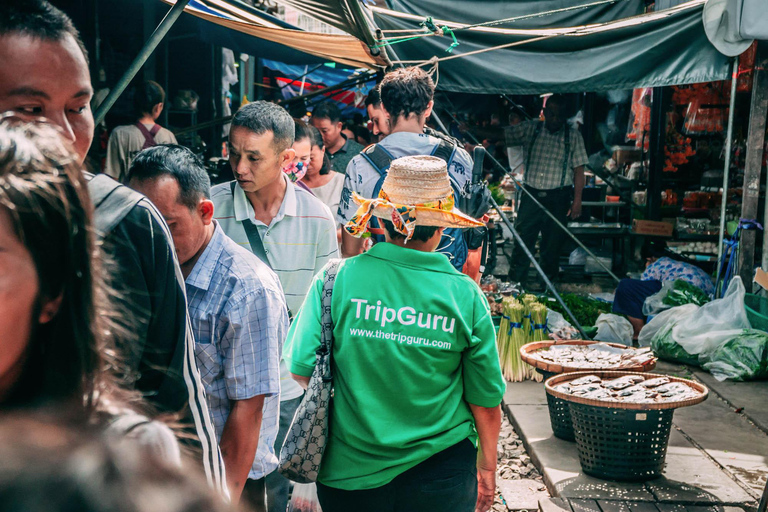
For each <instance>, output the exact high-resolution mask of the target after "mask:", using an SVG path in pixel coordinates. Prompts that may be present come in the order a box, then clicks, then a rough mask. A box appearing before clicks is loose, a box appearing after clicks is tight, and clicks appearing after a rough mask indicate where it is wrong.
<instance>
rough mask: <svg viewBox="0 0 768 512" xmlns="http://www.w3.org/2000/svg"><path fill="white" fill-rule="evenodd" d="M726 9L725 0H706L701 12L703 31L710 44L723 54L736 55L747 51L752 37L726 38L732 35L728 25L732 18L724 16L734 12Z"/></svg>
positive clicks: (731, 14) (752, 40)
mask: <svg viewBox="0 0 768 512" xmlns="http://www.w3.org/2000/svg"><path fill="white" fill-rule="evenodd" d="M727 9H728V2H727V0H707V3H705V4H704V9H703V12H702V22H703V24H704V32H705V33H706V34H707V39H709V42H710V43H712V46H714V47H715V48H717V51H719V52H720V53H722V54H723V55H726V56H728V57H736V56H737V55H741V54H742V53H744V52H745V51H747V48H749V47H750V46H752V43H753V42H754V39H741V38H737V39H728V38H729V37H730V38H733V37H734V35H733V34H731V33H730V32H731V30H732V29H731V28H730V27H729V26H728V24H729V21H731V22H733V20H728V19H727V18H726V16H733V15H734V13H728V12H727Z"/></svg>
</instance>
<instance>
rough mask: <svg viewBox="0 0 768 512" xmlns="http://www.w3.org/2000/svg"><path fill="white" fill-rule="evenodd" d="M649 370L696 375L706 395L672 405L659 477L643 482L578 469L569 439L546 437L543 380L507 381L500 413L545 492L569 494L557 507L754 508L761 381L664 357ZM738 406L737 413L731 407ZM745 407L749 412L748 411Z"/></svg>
mask: <svg viewBox="0 0 768 512" xmlns="http://www.w3.org/2000/svg"><path fill="white" fill-rule="evenodd" d="M656 373H664V374H670V375H679V376H682V377H695V378H699V379H700V380H702V381H704V382H705V384H707V385H708V386H709V387H710V390H711V393H710V397H709V399H708V400H706V401H705V402H703V403H702V404H699V405H696V406H693V407H686V408H682V409H678V410H676V411H675V415H674V420H673V425H674V426H673V429H672V432H671V434H670V441H669V448H668V451H667V459H666V467H665V469H664V472H663V475H662V477H660V478H658V479H655V480H650V481H648V482H645V483H619V482H610V481H606V480H600V479H598V478H593V477H590V476H587V475H585V474H583V473H582V472H581V465H580V463H579V458H578V452H577V449H576V444H575V443H573V442H569V441H563V440H561V439H558V438H556V437H554V436H553V435H552V430H551V426H550V422H549V410H548V408H547V402H546V394H545V391H544V386H543V385H542V384H540V383H535V382H522V383H514V384H513V383H510V384H508V386H507V393H506V396H505V398H504V409H505V412H506V413H507V415H508V417H509V418H510V421H511V422H512V424H513V426H514V427H515V430H516V432H517V433H518V435H520V437H521V438H522V440H523V443H524V446H525V448H526V450H527V452H528V455H529V456H530V457H531V460H532V461H533V462H534V464H535V465H536V466H537V467H538V468H539V470H540V471H541V472H542V475H543V477H544V483H545V484H546V486H547V488H548V490H549V492H550V494H551V495H552V497H553V498H563V499H566V500H568V502H567V503H566V505H567V506H565V507H561V508H564V509H565V510H566V511H569V512H592V511H593V510H595V512H597V511H599V512H621V511H623V512H682V508H680V507H685V508H690V509H691V510H698V511H699V512H703V510H704V509H706V508H707V507H710V506H723V505H726V506H736V507H741V508H753V507H754V506H755V504H756V501H757V500H758V499H759V497H760V494H761V493H762V490H763V487H764V486H765V480H766V475H768V434H767V433H766V431H764V430H761V428H759V426H758V425H759V423H758V422H759V421H763V419H764V417H763V415H764V414H766V411H768V392H766V391H768V387H766V384H768V383H765V382H756V383H726V384H725V385H721V384H720V383H717V382H716V381H714V380H713V379H711V376H709V377H710V379H709V380H711V381H712V382H709V381H708V380H707V377H705V376H704V375H701V374H700V373H699V372H698V371H697V372H696V373H691V371H690V370H688V369H687V368H686V367H684V366H680V365H669V364H666V363H660V364H659V366H658V368H657V369H656ZM707 375H708V374H707ZM720 393H722V394H723V395H724V397H725V399H723V398H722V397H721V396H720ZM726 400H727V401H726ZM734 406H735V407H734ZM738 407H743V408H744V409H743V411H739V412H737V410H738ZM747 410H749V411H750V412H751V413H752V414H753V416H751V417H747V416H746V415H745V414H744V412H746V411H747ZM753 418H754V419H753ZM604 502H610V503H604ZM553 503H556V502H551V503H550V502H548V505H553ZM574 503H576V505H575V506H574ZM601 503H602V505H603V506H601V505H600V504H601ZM561 504H562V503H561ZM579 507H582V508H581V509H580V508H579ZM594 507H597V508H596V509H595V508H594ZM582 509H583V510H582ZM561 512H562V511H561Z"/></svg>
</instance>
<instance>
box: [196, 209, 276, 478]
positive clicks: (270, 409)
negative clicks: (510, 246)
mask: <svg viewBox="0 0 768 512" xmlns="http://www.w3.org/2000/svg"><path fill="white" fill-rule="evenodd" d="M214 222H215V223H216V221H214ZM186 288H187V299H188V302H189V316H190V319H191V321H192V330H193V331H194V334H195V356H196V358H197V365H198V367H199V369H200V376H201V378H202V381H203V385H204V386H205V392H206V394H207V396H208V403H209V405H210V411H211V417H212V419H213V424H214V426H215V428H216V433H217V434H218V437H219V439H221V436H222V433H223V431H224V425H225V424H226V421H227V418H228V417H229V412H230V400H246V399H248V398H252V397H254V396H258V395H266V398H265V400H264V409H263V417H262V420H261V431H260V433H259V445H258V450H257V452H256V458H255V460H254V461H253V467H252V468H251V471H250V473H249V475H248V478H250V479H254V480H255V479H259V478H261V477H263V476H266V475H267V474H269V473H271V472H272V471H273V470H274V469H275V468H276V467H277V462H278V461H277V457H276V455H275V453H274V448H273V445H274V444H275V438H276V437H277V429H278V423H279V415H280V414H279V406H280V398H279V394H280V370H279V362H280V354H281V351H282V345H283V342H284V341H285V336H286V333H287V331H288V313H287V308H286V305H285V298H284V295H283V290H282V287H281V286H280V281H279V280H278V278H277V276H276V275H275V273H274V272H272V270H270V269H269V267H267V266H266V265H265V264H264V263H262V262H261V261H260V260H259V259H258V258H257V257H256V256H254V255H253V254H252V253H251V252H250V251H248V250H246V249H244V248H242V247H240V246H238V245H237V244H236V243H235V242H234V241H233V240H231V239H230V238H229V237H227V235H225V234H224V231H223V230H222V229H221V226H219V225H218V223H216V224H215V230H214V233H213V237H212V238H211V241H210V242H209V243H208V246H207V247H206V248H205V250H204V251H203V254H202V255H201V256H200V259H199V260H198V261H197V263H196V264H195V267H194V268H193V269H192V272H191V273H190V274H189V276H188V277H187V279H186Z"/></svg>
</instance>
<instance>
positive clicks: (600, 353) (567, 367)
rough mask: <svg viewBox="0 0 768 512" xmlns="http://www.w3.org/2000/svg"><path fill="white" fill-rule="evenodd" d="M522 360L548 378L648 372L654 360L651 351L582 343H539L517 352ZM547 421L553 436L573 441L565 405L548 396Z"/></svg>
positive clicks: (653, 365)
mask: <svg viewBox="0 0 768 512" xmlns="http://www.w3.org/2000/svg"><path fill="white" fill-rule="evenodd" d="M520 357H521V358H522V360H523V361H525V362H526V363H528V364H529V365H531V366H533V367H534V368H536V371H538V372H539V373H542V374H543V375H544V378H546V379H548V378H550V377H552V376H554V375H556V374H559V373H566V372H574V371H585V370H626V371H640V372H642V371H650V370H652V369H654V368H655V367H656V358H655V357H654V356H653V354H652V353H651V352H650V349H639V350H635V349H631V348H629V347H626V346H625V345H618V344H616V343H602V342H596V341H584V340H563V341H538V342H534V343H528V344H526V345H523V347H522V348H521V349H520ZM547 405H548V406H549V419H550V422H551V423H552V432H553V433H554V434H555V437H558V438H560V439H565V440H566V441H575V440H576V438H575V436H574V434H573V426H572V425H571V411H570V408H569V405H568V402H567V401H565V400H562V399H560V398H556V397H554V396H552V395H550V394H547Z"/></svg>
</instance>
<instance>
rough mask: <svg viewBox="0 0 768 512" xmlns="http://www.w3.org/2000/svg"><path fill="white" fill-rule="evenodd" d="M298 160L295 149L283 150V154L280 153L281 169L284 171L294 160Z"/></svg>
mask: <svg viewBox="0 0 768 512" xmlns="http://www.w3.org/2000/svg"><path fill="white" fill-rule="evenodd" d="M294 158H296V150H295V149H293V148H288V149H285V150H283V152H282V153H280V169H284V168H285V167H288V165H290V164H291V162H293V159H294Z"/></svg>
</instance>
